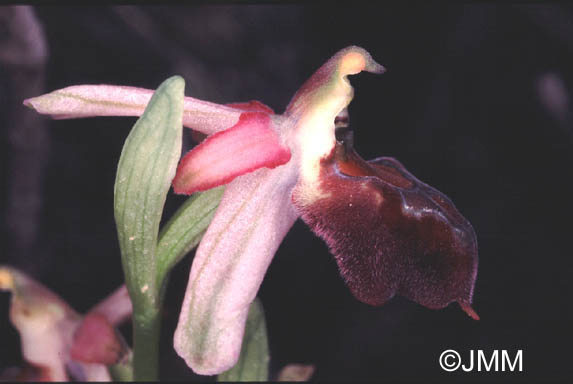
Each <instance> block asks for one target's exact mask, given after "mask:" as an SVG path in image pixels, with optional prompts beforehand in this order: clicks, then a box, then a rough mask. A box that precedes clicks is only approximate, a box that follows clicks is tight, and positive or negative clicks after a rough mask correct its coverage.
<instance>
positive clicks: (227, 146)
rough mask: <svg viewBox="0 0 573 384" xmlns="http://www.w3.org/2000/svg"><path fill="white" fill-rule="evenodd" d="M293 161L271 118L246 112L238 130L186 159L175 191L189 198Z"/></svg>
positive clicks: (214, 139) (219, 135) (201, 146)
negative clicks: (246, 175)
mask: <svg viewBox="0 0 573 384" xmlns="http://www.w3.org/2000/svg"><path fill="white" fill-rule="evenodd" d="M290 158H291V153H290V150H289V149H288V147H286V146H284V145H283V144H282V143H281V141H280V137H279V135H278V133H277V132H276V131H275V129H274V125H273V122H272V119H271V117H270V116H269V115H268V114H266V113H263V112H245V113H243V114H242V115H241V117H240V118H239V122H238V123H237V124H236V125H235V126H233V127H232V128H230V129H227V130H226V131H222V132H218V133H216V134H214V135H212V136H209V137H208V138H207V139H206V140H204V141H203V142H202V143H201V144H199V145H198V146H197V147H195V148H194V149H193V150H191V151H190V152H189V153H187V154H186V155H185V156H184V157H183V159H182V160H181V162H180V163H179V166H178V168H177V174H176V175H175V178H174V179H173V190H174V191H175V193H184V194H187V195H190V194H191V193H193V192H196V191H205V190H207V189H210V188H214V187H217V186H219V185H223V184H226V183H228V182H230V181H231V180H233V179H234V178H235V177H237V176H240V175H243V174H245V173H248V172H251V171H254V170H256V169H258V168H261V167H266V168H275V167H277V166H279V165H282V164H285V163H287V162H288V161H289V160H290Z"/></svg>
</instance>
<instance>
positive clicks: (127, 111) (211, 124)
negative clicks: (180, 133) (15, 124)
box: [24, 85, 243, 135]
mask: <svg viewBox="0 0 573 384" xmlns="http://www.w3.org/2000/svg"><path fill="white" fill-rule="evenodd" d="M153 92H154V91H153V90H149V89H144V88H137V87H127V86H118V85H74V86H71V87H67V88H63V89H59V90H56V91H53V92H50V93H47V94H45V95H42V96H37V97H33V98H31V99H27V100H24V105H26V106H28V107H30V108H33V109H34V110H36V111H37V112H39V113H42V114H46V115H51V116H52V117H53V118H55V119H74V118H81V117H93V116H141V114H142V113H143V111H144V110H145V107H146V106H147V103H148V102H149V100H150V99H151V95H152V94H153ZM242 112H243V110H241V109H240V108H233V107H230V106H225V105H220V104H215V103H210V102H207V101H203V100H198V99H195V98H192V97H185V101H184V111H183V125H184V126H186V127H188V128H192V129H195V130H197V131H200V132H203V133H205V134H208V135H210V134H213V133H215V132H218V131H221V130H224V129H227V128H229V127H232V126H233V125H235V123H236V122H237V121H238V120H239V116H240V115H241V113H242Z"/></svg>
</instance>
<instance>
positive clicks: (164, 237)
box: [157, 187, 224, 287]
mask: <svg viewBox="0 0 573 384" xmlns="http://www.w3.org/2000/svg"><path fill="white" fill-rule="evenodd" d="M223 191H224V187H218V188H213V189H210V190H208V191H205V192H199V193H195V194H194V195H192V196H191V197H189V198H188V199H187V201H186V202H185V203H184V204H183V205H182V206H181V207H180V208H179V209H178V210H177V212H175V214H174V215H173V217H171V219H170V220H169V222H168V223H167V224H165V226H164V227H163V228H162V229H161V233H160V235H159V244H158V245H157V285H158V286H159V287H162V286H163V284H164V283H165V277H166V276H167V274H168V273H169V271H170V270H171V269H172V268H173V267H174V266H175V264H177V263H178V262H179V261H180V260H181V259H182V258H183V257H184V256H185V255H186V254H187V253H188V252H189V251H190V250H191V249H193V248H194V247H195V246H196V245H197V244H198V243H199V241H200V240H201V238H202V237H203V234H204V233H205V231H206V230H207V227H208V226H209V224H210V223H211V220H212V219H213V216H214V215H215V211H216V209H217V206H218V205H219V202H220V201H221V198H222V197H223Z"/></svg>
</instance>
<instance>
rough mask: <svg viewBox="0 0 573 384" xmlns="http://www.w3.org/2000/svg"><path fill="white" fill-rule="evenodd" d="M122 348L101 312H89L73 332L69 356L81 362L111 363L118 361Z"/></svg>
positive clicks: (113, 330)
mask: <svg viewBox="0 0 573 384" xmlns="http://www.w3.org/2000/svg"><path fill="white" fill-rule="evenodd" d="M122 349H123V348H122V344H121V342H120V340H119V338H118V337H117V335H116V333H115V329H114V328H113V326H112V325H111V323H110V322H109V320H108V319H106V317H105V316H104V315H102V314H99V313H89V314H88V315H86V316H85V317H84V319H83V321H82V323H81V324H80V326H79V327H78V329H77V330H76V332H75V333H74V341H73V344H72V347H71V349H70V356H71V357H72V359H74V360H76V361H81V362H83V363H98V364H105V365H111V364H115V363H117V362H118V361H119V359H120V357H121V355H122Z"/></svg>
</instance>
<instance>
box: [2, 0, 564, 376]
mask: <svg viewBox="0 0 573 384" xmlns="http://www.w3.org/2000/svg"><path fill="white" fill-rule="evenodd" d="M35 11H36V14H37V16H38V19H39V22H40V23H41V25H42V26H43V28H44V32H45V36H46V39H47V44H48V49H49V56H48V61H47V63H46V66H45V88H44V92H47V91H51V90H54V89H58V88H62V87H65V86H68V85H73V84H87V83H109V84H122V85H133V86H140V87H145V88H153V89H154V88H156V87H157V86H158V85H159V84H160V83H161V81H163V80H164V79H166V78H167V77H169V76H171V75H174V74H180V75H182V76H183V77H184V78H185V80H186V94H187V95H189V96H194V97H198V98H202V99H206V100H210V101H214V102H235V101H246V100H250V99H258V100H261V101H263V102H265V103H266V104H268V105H270V106H271V107H273V108H274V109H275V111H277V112H282V111H283V110H284V107H285V106H286V104H287V103H288V101H289V99H290V97H291V96H292V95H293V94H294V92H295V91H296V90H297V88H298V86H299V85H300V84H302V82H303V81H304V80H305V79H306V78H307V77H308V76H310V74H311V73H312V72H313V71H314V70H315V69H317V68H318V67H319V66H320V65H321V64H322V63H323V62H324V61H326V60H327V59H328V58H329V57H330V56H331V55H332V54H334V53H335V52H336V51H338V50H339V49H341V48H344V47H346V46H348V45H351V44H355V45H359V46H362V47H364V48H366V49H367V50H368V51H369V52H370V53H371V54H372V56H373V57H374V58H375V59H376V60H377V61H378V62H380V63H382V64H383V65H384V66H385V67H386V68H387V69H388V71H387V72H386V73H385V74H384V75H382V76H374V75H371V74H361V75H359V76H354V77H352V78H351V81H352V83H353V85H354V87H355V91H356V93H355V98H354V101H353V103H352V104H351V107H350V115H351V126H352V127H353V129H354V131H355V146H356V148H357V151H358V152H359V153H360V154H361V155H362V157H364V158H366V159H369V158H373V157H378V156H394V157H396V158H397V159H399V160H400V161H401V162H402V163H403V164H404V165H405V166H406V167H407V168H408V169H409V170H410V171H411V172H412V173H413V174H415V175H416V176H417V177H418V178H419V179H421V180H423V181H425V182H427V183H428V184H430V185H432V186H434V187H436V188H437V189H439V190H440V191H442V192H444V193H445V194H446V195H448V196H449V197H450V198H451V199H452V200H453V201H454V202H455V204H456V206H457V207H458V209H459V210H460V211H461V212H462V214H463V215H464V216H465V217H466V218H468V219H469V220H470V222H471V223H472V224H473V226H474V228H475V231H476V233H477V236H478V243H479V255H480V262H479V270H478V277H477V282H476V288H475V295H474V308H475V309H476V311H477V312H478V313H479V314H480V316H481V320H480V321H479V322H476V321H473V320H471V319H470V318H468V317H467V316H466V315H465V314H464V313H463V312H462V311H461V310H460V309H459V307H457V306H456V305H451V306H449V307H448V308H446V309H444V310H439V311H434V310H429V309H426V308H424V307H422V306H419V305H416V304H414V303H412V302H409V301H407V300H405V299H401V298H395V299H393V300H392V301H391V302H390V303H388V304H386V305H384V306H383V307H380V308H372V307H369V306H367V305H365V304H362V303H360V302H358V301H357V300H355V299H354V298H353V297H352V295H351V294H350V292H349V291H348V289H347V288H346V287H345V285H344V282H343V281H342V279H341V278H340V277H339V275H338V271H337V267H336V263H335V262H334V259H333V258H332V256H330V255H329V253H328V251H327V249H326V246H325V245H324V244H323V242H322V241H321V240H320V239H318V238H316V237H314V235H313V234H312V233H311V232H310V231H309V230H308V228H306V226H305V225H304V223H302V222H297V223H296V224H295V226H294V228H293V229H292V230H291V231H290V233H289V234H288V236H287V237H286V239H285V240H284V242H283V244H282V245H281V247H280V249H279V251H278V253H277V254H276V256H275V259H274V261H273V263H272V265H271V267H270V269H269V271H268V273H267V275H266V278H265V281H264V283H263V285H262V287H261V290H260V293H259V295H260V297H261V299H262V302H263V305H264V308H265V312H266V321H267V327H268V334H269V342H270V349H271V373H272V374H273V375H274V374H276V373H277V372H278V370H279V369H280V368H282V367H283V366H284V365H286V364H288V363H294V362H299V363H307V364H314V365H315V366H316V371H315V374H314V376H313V379H316V380H328V381H336V380H343V381H348V380H355V379H361V380H375V381H387V382H396V381H412V382H430V381H438V382H465V381H472V382H532V381H535V380H542V381H543V382H549V381H554V382H571V380H572V379H573V370H572V364H571V357H572V354H571V341H573V338H572V337H571V336H572V331H571V320H572V310H571V305H572V299H573V295H572V289H571V285H570V284H571V282H570V281H571V277H570V276H571V257H572V255H573V253H572V249H571V245H570V244H571V237H572V235H573V234H572V231H571V230H572V225H571V221H570V220H571V219H570V218H571V214H572V213H573V212H572V211H573V210H572V207H573V203H572V197H573V183H572V176H573V174H572V169H573V168H572V165H573V161H572V160H573V151H572V145H573V120H572V117H573V115H572V106H573V105H572V103H571V99H570V98H571V91H572V89H573V88H572V85H573V72H572V69H573V9H572V8H571V7H570V6H569V5H566V4H554V5H548V6H540V5H512V4H504V5H494V4H478V3H470V4H464V5H454V4H447V3H446V4H443V3H433V4H428V5H424V4H423V3H414V4H409V6H408V7H399V6H397V5H396V4H391V3H389V4H376V5H371V4H369V3H361V2H347V3H346V4H345V5H343V6H333V5H330V3H327V2H324V3H319V4H314V5H311V6H305V5H302V4H284V5H254V4H253V5H248V6H245V5H238V4H219V5H216V6H208V5H202V6H188V7H175V6H135V7H122V8H115V7H112V6H104V7H72V6H57V7H54V6H50V7H37V8H36V9H35ZM2 33H5V31H2ZM0 87H1V88H0V90H1V92H2V95H1V96H0V103H1V104H0V108H1V109H0V111H1V115H0V122H1V123H2V125H1V126H0V135H1V138H0V146H1V147H0V153H1V156H0V158H1V168H0V177H1V179H0V182H1V183H2V188H1V191H0V197H1V200H0V209H1V210H0V215H1V216H0V217H1V221H0V225H2V232H1V241H2V243H1V249H0V251H1V256H0V262H1V263H9V264H12V265H15V266H17V267H19V268H21V269H23V270H24V271H27V272H28V273H30V274H31V275H33V276H34V277H36V278H37V279H38V280H40V281H42V282H43V283H45V284H46V285H48V286H49V287H51V288H52V289H53V290H54V291H56V292H57V293H58V294H60V295H61V296H63V297H64V298H65V299H66V300H67V301H68V302H69V303H70V304H71V305H72V306H73V307H74V308H76V309H77V310H78V311H86V310H88V309H89V308H90V306H92V305H93V304H95V303H96V302H97V301H99V300H100V299H101V298H102V297H104V296H105V295H107V294H108V293H109V292H111V291H112V290H113V289H114V288H115V287H116V286H118V285H119V284H121V282H122V278H123V277H122V272H121V265H120V257H119V247H118V245H117V240H116V232H115V227H114V221H113V208H112V207H113V183H114V178H115V169H116V164H117V161H118V159H119V154H120V151H121V147H122V145H123V141H124V139H125V137H126V136H127V134H128V132H129V129H130V128H131V125H132V124H133V122H134V121H135V119H132V118H97V119H84V120H70V121H49V120H47V119H40V120H39V122H40V123H39V124H38V128H37V129H36V133H34V135H38V136H34V137H35V138H36V139H35V140H30V143H32V142H33V143H36V144H35V145H37V147H35V149H34V148H32V149H33V150H31V151H30V148H28V149H26V148H24V149H22V148H21V146H16V145H14V144H13V142H12V141H11V139H10V137H11V136H10V134H9V132H8V128H7V127H8V126H9V124H13V125H14V124H15V123H14V122H13V121H11V119H12V118H13V116H15V114H16V112H15V110H16V109H17V108H24V107H21V106H20V105H19V103H13V102H11V97H12V96H13V95H15V94H18V92H17V89H18V87H23V84H22V83H18V82H17V81H13V78H11V72H10V70H8V69H6V67H5V66H0ZM26 96H35V95H26ZM19 113H33V112H22V111H20V112H19ZM12 129H13V128H12ZM40 130H41V131H42V132H43V133H42V132H40ZM32 131H33V132H34V130H32ZM38 138H40V139H38ZM38 140H41V142H40V144H38ZM186 143H187V148H188V147H189V143H190V141H189V140H187V141H186ZM26 150H28V151H29V152H25V151H26ZM22 151H24V152H25V153H28V155H26V156H24V157H22V156H19V155H21V152H22ZM36 153H37V155H38V156H36V155H35V154H36ZM14 159H19V160H18V161H15V160H14ZM28 169H36V170H38V169H39V170H40V171H37V172H35V173H34V172H30V173H27V172H28V171H27V170H28ZM18 175H20V176H18ZM22 175H26V176H24V177H28V175H30V177H34V178H35V179H34V180H36V183H32V184H33V187H30V188H32V190H31V191H28V192H29V193H31V194H32V195H35V196H36V197H37V199H39V200H38V201H39V204H38V207H37V209H33V210H27V211H25V210H24V211H23V212H22V214H21V215H18V214H16V215H14V214H10V212H14V207H18V204H21V200H19V199H20V196H19V194H15V193H13V192H10V191H11V189H10V185H11V183H12V182H14V180H15V179H14V178H18V177H22ZM182 201H184V198H182V197H180V196H175V195H173V194H170V195H169V197H168V202H167V207H166V215H165V216H166V217H168V216H169V215H170V214H171V213H172V212H174V210H175V209H176V208H177V207H178V206H179V205H180V204H181V202H182ZM16 212H18V210H17V209H16ZM18 220H24V221H25V222H24V224H22V223H20V224H22V225H18ZM18 228H20V229H18ZM21 228H27V229H28V232H27V234H26V235H25V236H24V235H22V233H19V232H18V231H20V232H21V231H22V229H21ZM30 228H31V229H30ZM34 228H35V229H34ZM191 260H192V257H191V256H189V257H187V258H186V259H185V260H184V261H183V262H182V263H181V264H180V265H179V266H178V267H177V268H176V271H175V272H174V273H173V277H172V281H171V283H170V286H169V293H168V300H167V301H168V302H167V307H166V311H165V318H164V333H163V339H162V352H161V356H162V361H161V377H162V378H163V379H187V378H191V377H193V374H192V372H191V371H190V370H189V369H188V368H187V367H186V366H185V364H184V362H183V361H182V360H181V359H180V358H179V357H178V356H177V355H176V354H175V353H174V351H173V348H172V342H171V339H172V334H173V331H174V327H175V324H176V321H177V316H178V311H179V306H180V303H181V300H182V298H183V293H184V289H185V286H186V282H187V275H188V272H189V268H190V263H191ZM8 302H9V295H8V294H5V293H3V294H0V340H2V341H1V342H0V345H1V346H0V370H1V369H3V368H5V367H7V366H11V365H17V364H18V363H19V359H20V355H19V353H20V351H19V349H18V348H19V347H18V335H17V333H16V331H15V330H14V329H13V328H12V327H11V326H10V324H9V322H8V320H7V311H8ZM124 330H125V331H126V333H127V334H129V327H124ZM449 348H452V349H455V350H457V351H459V352H460V353H461V354H462V356H468V354H469V351H470V350H478V349H482V350H484V351H486V353H488V354H489V353H491V352H493V351H494V350H496V349H499V350H501V349H507V350H509V351H510V354H512V355H513V354H514V353H515V352H516V351H517V350H519V349H521V350H523V366H524V372H521V373H509V372H506V373H494V372H472V373H465V372H455V373H447V372H444V371H442V370H441V369H440V367H439V364H438V357H439V355H440V353H441V352H442V351H443V350H445V349H449ZM194 378H195V379H198V377H197V376H194ZM202 379H207V378H202Z"/></svg>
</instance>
